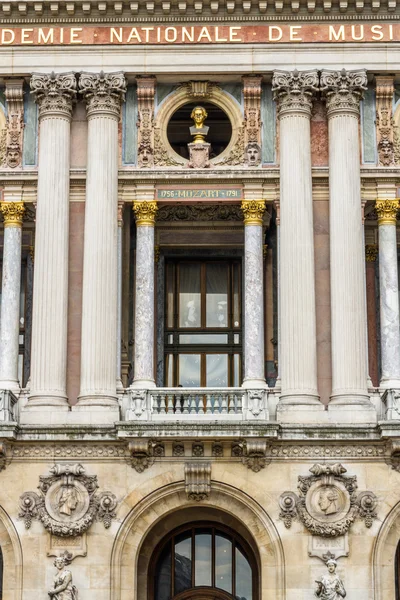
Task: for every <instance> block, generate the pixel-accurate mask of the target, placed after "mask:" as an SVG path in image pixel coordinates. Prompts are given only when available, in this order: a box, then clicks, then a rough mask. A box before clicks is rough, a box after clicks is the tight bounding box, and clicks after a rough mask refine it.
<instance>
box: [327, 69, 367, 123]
mask: <svg viewBox="0 0 400 600" xmlns="http://www.w3.org/2000/svg"><path fill="white" fill-rule="evenodd" d="M367 83H368V80H367V72H366V71H365V69H360V70H357V71H346V69H342V70H341V71H331V70H328V69H323V70H322V71H321V76H320V87H321V91H322V92H323V95H324V97H325V99H326V108H327V112H328V117H330V116H333V115H334V114H335V113H344V112H345V113H354V114H355V115H358V114H359V112H360V100H362V98H363V92H364V90H366V89H367Z"/></svg>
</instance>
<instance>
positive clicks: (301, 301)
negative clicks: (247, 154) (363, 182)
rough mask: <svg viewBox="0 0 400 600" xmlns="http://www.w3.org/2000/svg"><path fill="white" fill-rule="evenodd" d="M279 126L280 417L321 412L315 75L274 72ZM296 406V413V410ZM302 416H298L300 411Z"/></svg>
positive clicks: (289, 418) (286, 417)
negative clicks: (313, 137)
mask: <svg viewBox="0 0 400 600" xmlns="http://www.w3.org/2000/svg"><path fill="white" fill-rule="evenodd" d="M272 89H273V91H274V97H275V100H276V101H277V103H278V111H279V112H278V115H279V123H280V267H279V272H280V292H279V297H280V309H281V314H280V325H281V344H282V346H281V349H282V351H281V353H280V376H281V386H282V393H281V398H280V401H279V404H278V407H277V414H278V419H280V420H292V418H293V419H295V420H297V421H298V420H299V419H303V420H304V419H305V418H306V419H307V420H308V417H305V416H304V415H305V414H306V412H307V411H309V410H310V408H315V409H316V410H317V411H322V410H323V406H322V404H321V403H320V401H319V397H318V391H317V350H316V316H315V281H314V277H315V275H314V232H313V204H312V179H311V141H310V140H311V136H310V119H311V108H312V99H313V93H314V92H315V91H316V90H318V73H317V71H302V72H298V71H296V70H295V71H293V72H284V71H275V72H274V76H273V80H272ZM293 405H295V406H296V409H295V410H293ZM300 410H301V411H302V415H301V416H299V411H300Z"/></svg>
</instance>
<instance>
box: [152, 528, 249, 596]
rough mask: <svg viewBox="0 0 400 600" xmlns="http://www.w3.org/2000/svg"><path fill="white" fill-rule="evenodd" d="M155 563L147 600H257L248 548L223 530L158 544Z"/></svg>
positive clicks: (185, 533) (175, 536)
mask: <svg viewBox="0 0 400 600" xmlns="http://www.w3.org/2000/svg"><path fill="white" fill-rule="evenodd" d="M153 561H154V562H153ZM153 561H152V562H153V564H152V566H151V568H150V571H151V572H150V573H149V600H189V599H190V600H192V599H193V600H233V599H235V600H258V596H257V577H256V571H257V568H256V563H255V560H254V556H253V554H252V552H251V550H250V547H249V546H248V545H247V544H246V542H245V541H244V540H243V539H241V538H240V537H239V536H238V535H237V534H235V533H234V532H232V531H231V530H229V529H227V528H224V527H223V526H218V527H215V526H213V524H211V523H210V524H208V523H199V524H196V525H195V526H193V527H187V526H186V527H185V528H181V529H178V530H176V531H175V532H173V533H172V534H171V535H170V536H168V537H167V538H165V539H164V540H163V542H161V544H160V546H159V547H158V548H157V549H156V551H155V555H154V557H153Z"/></svg>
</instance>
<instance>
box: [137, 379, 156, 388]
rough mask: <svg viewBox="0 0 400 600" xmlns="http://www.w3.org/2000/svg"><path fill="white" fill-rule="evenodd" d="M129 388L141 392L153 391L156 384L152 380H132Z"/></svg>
mask: <svg viewBox="0 0 400 600" xmlns="http://www.w3.org/2000/svg"><path fill="white" fill-rule="evenodd" d="M130 387H131V388H134V389H138V388H139V389H141V390H153V389H154V388H156V387H157V386H156V382H155V381H154V379H134V380H133V381H132V383H131V385H130Z"/></svg>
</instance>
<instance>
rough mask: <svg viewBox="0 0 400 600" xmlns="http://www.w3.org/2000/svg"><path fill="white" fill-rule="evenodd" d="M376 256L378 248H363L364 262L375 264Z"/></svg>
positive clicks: (373, 246) (374, 246)
mask: <svg viewBox="0 0 400 600" xmlns="http://www.w3.org/2000/svg"><path fill="white" fill-rule="evenodd" d="M377 256H378V246H377V245H376V244H367V245H366V246H365V260H366V261H367V262H375V261H376V259H377Z"/></svg>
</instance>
